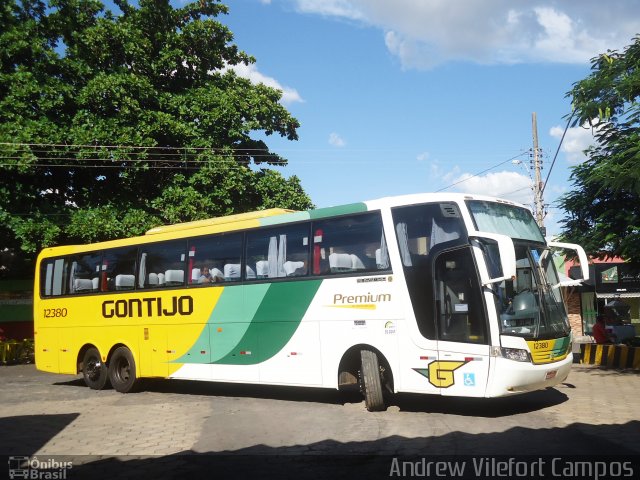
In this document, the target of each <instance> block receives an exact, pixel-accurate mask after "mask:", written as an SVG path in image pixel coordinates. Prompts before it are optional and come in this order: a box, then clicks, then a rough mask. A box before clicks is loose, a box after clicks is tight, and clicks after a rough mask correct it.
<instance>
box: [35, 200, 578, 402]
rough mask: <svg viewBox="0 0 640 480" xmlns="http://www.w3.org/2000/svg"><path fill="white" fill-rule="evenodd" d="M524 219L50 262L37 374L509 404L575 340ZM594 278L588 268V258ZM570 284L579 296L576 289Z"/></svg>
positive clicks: (172, 240) (440, 203) (232, 237)
mask: <svg viewBox="0 0 640 480" xmlns="http://www.w3.org/2000/svg"><path fill="white" fill-rule="evenodd" d="M552 246H553V245H552V244H548V243H547V242H546V241H545V239H544V237H543V235H542V234H541V232H540V230H539V228H538V226H537V225H536V223H535V221H534V219H533V217H532V215H531V213H530V212H529V211H528V210H527V209H526V208H525V207H524V206H522V205H518V204H515V203H512V202H509V201H505V200H498V199H495V198H490V197H484V196H476V195H463V194H415V195H406V196H398V197H389V198H383V199H379V200H373V201H367V202H362V203H355V204H349V205H343V206H337V207H329V208H321V209H316V210H310V211H305V212H294V211H287V210H281V209H271V210H264V211H257V212H251V213H245V214H239V215H231V216H228V217H221V218H214V219H209V220H202V221H197V222H190V223H184V224H179V225H169V226H164V227H158V228H154V229H152V230H150V231H148V232H147V233H146V235H143V236H140V237H135V238H127V239H121V240H113V241H107V242H101V243H95V244H90V245H73V246H60V247H52V248H46V249H44V250H43V251H42V252H41V253H40V255H39V257H38V260H37V267H36V273H35V290H34V291H35V294H34V319H35V325H34V330H35V349H36V365H37V368H38V369H40V370H43V371H47V372H56V373H66V374H77V373H82V375H83V377H84V381H85V382H86V384H87V385H88V386H89V387H91V388H93V389H97V390H100V389H103V388H105V387H106V386H108V385H109V384H110V385H111V386H112V387H113V388H114V389H115V390H117V391H119V392H123V393H126V392H130V391H133V390H135V389H136V388H137V387H139V386H140V382H139V379H142V378H148V377H160V378H179V379H193V380H204V381H216V382H240V383H256V384H269V385H294V386H305V387H322V388H340V389H342V388H345V389H346V388H359V389H360V390H361V392H362V393H363V395H364V398H365V405H366V407H367V409H369V410H382V409H384V408H385V405H386V403H385V402H386V398H385V396H386V393H387V392H389V393H394V392H414V393H425V394H440V395H457V396H469V397H496V396H504V395H510V394H515V393H521V392H527V391H532V390H536V389H542V388H546V387H550V386H553V385H556V384H557V383H559V382H562V381H563V380H564V379H565V378H566V377H567V375H568V374H569V370H570V367H571V362H572V355H571V330H570V328H569V323H568V319H567V314H566V310H565V307H564V303H563V299H562V296H561V289H560V288H559V287H560V286H562V285H563V283H562V282H560V280H559V277H558V273H557V271H556V268H555V265H554V262H553V261H552V258H551V257H552V255H551V250H550V248H551V247H552ZM558 246H560V247H562V248H570V249H574V250H575V251H577V253H578V255H579V257H580V259H581V260H582V266H583V276H584V278H585V279H586V278H587V275H588V270H586V263H587V262H586V256H585V255H584V251H583V250H582V248H580V247H579V246H577V245H569V244H560V245H558ZM565 283H566V282H565Z"/></svg>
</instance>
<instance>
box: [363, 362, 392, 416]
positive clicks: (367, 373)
mask: <svg viewBox="0 0 640 480" xmlns="http://www.w3.org/2000/svg"><path fill="white" fill-rule="evenodd" d="M360 362H361V363H360V365H361V367H360V389H361V390H362V394H363V395H364V404H365V406H366V407H367V410H369V411H370V412H381V411H383V410H385V408H386V407H385V404H384V396H383V394H382V379H381V375H380V364H379V362H378V356H377V355H376V354H375V352H372V351H371V350H361V351H360Z"/></svg>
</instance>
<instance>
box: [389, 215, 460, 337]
mask: <svg viewBox="0 0 640 480" xmlns="http://www.w3.org/2000/svg"><path fill="white" fill-rule="evenodd" d="M392 215H393V225H394V229H395V232H396V238H397V240H398V249H399V250H400V258H401V259H402V266H403V269H404V276H405V281H406V282H407V288H408V289H409V295H410V297H411V305H412V307H413V312H414V314H415V317H416V321H417V323H418V328H419V329H420V332H421V333H422V335H423V336H424V337H425V338H429V339H434V340H435V338H436V329H435V322H434V308H435V304H434V297H433V295H434V292H433V288H432V285H433V279H432V275H433V269H432V264H431V263H430V260H431V259H430V255H429V254H430V253H431V251H432V250H433V249H436V247H438V246H440V245H442V246H441V247H439V249H440V250H442V249H443V248H445V247H446V246H447V245H455V244H460V243H462V242H464V241H465V238H466V233H465V229H464V224H463V223H462V218H461V216H460V212H459V210H458V207H457V206H456V205H455V204H453V203H441V204H438V203H432V204H420V205H408V206H405V207H397V208H394V209H393V210H392ZM436 250H437V249H436Z"/></svg>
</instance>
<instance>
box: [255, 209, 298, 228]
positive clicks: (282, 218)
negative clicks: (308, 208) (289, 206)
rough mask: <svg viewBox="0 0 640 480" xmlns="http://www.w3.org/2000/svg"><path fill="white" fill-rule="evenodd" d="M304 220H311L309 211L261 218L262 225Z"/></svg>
mask: <svg viewBox="0 0 640 480" xmlns="http://www.w3.org/2000/svg"><path fill="white" fill-rule="evenodd" d="M304 220H309V212H292V213H287V214H284V215H276V216H274V217H265V218H261V219H260V225H261V226H265V225H279V224H281V223H289V222H302V221H304Z"/></svg>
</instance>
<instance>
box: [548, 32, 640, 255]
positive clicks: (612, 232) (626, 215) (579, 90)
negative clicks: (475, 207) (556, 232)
mask: <svg viewBox="0 0 640 480" xmlns="http://www.w3.org/2000/svg"><path fill="white" fill-rule="evenodd" d="M639 95H640V36H637V37H635V38H634V41H633V43H632V44H631V45H629V46H627V47H626V48H625V49H624V51H623V52H622V53H619V52H616V51H609V52H607V53H606V54H602V55H600V56H599V57H597V58H595V59H593V60H592V73H591V74H590V75H589V76H588V77H587V78H585V79H583V80H581V81H579V82H577V83H575V84H574V85H573V88H572V90H571V91H570V92H568V93H567V96H570V97H571V98H572V100H573V108H574V113H573V124H574V125H585V124H586V125H592V126H593V127H594V132H595V138H596V144H595V145H594V146H592V147H590V148H589V149H588V150H587V151H586V153H587V157H588V158H587V160H586V161H585V162H584V163H582V164H581V165H578V166H576V167H575V168H574V169H573V172H572V174H571V179H572V182H573V186H574V189H573V190H572V191H570V192H569V193H567V194H565V195H564V196H563V197H562V198H561V199H560V206H561V207H562V208H564V209H565V210H566V212H567V216H566V217H565V218H564V219H563V222H562V223H563V232H562V237H563V239H565V240H569V241H574V242H576V243H579V244H582V245H583V246H584V247H585V249H586V250H587V251H588V252H589V253H591V254H594V255H599V256H622V257H624V258H625V259H628V260H633V261H640V104H638V96H639Z"/></svg>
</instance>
